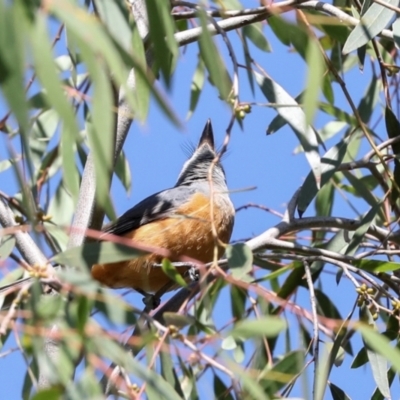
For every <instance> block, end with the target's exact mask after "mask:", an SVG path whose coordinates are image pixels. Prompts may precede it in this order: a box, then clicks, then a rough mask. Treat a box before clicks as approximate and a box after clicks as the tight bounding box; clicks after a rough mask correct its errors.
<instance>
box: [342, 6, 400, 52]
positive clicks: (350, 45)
mask: <svg viewBox="0 0 400 400" xmlns="http://www.w3.org/2000/svg"><path fill="white" fill-rule="evenodd" d="M387 3H388V4H389V5H392V6H394V7H398V6H399V0H388V1H387ZM395 15H396V12H395V11H393V10H390V9H389V8H387V7H383V6H381V5H379V4H376V3H374V4H372V6H371V7H370V8H369V9H368V11H367V12H366V13H365V14H364V15H363V16H362V17H361V20H360V22H359V23H358V25H356V27H355V28H354V29H353V31H352V32H351V33H350V35H349V37H348V38H347V40H346V43H345V44H344V47H343V50H342V51H343V54H348V53H350V52H351V51H353V50H355V49H357V48H359V47H361V46H362V45H364V44H366V43H368V42H369V41H370V40H371V39H373V38H374V37H375V36H376V35H378V34H379V33H380V32H382V30H383V29H385V28H386V27H387V26H388V24H389V23H390V21H391V20H392V19H393V17H394V16H395Z"/></svg>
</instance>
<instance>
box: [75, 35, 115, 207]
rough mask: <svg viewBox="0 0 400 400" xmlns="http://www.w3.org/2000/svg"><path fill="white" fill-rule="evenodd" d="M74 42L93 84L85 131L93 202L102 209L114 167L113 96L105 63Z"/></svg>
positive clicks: (86, 48) (106, 199)
mask: <svg viewBox="0 0 400 400" xmlns="http://www.w3.org/2000/svg"><path fill="white" fill-rule="evenodd" d="M75 42H76V43H77V45H78V46H79V48H80V50H81V57H82V59H83V61H84V62H85V65H86V66H87V69H88V72H89V75H90V79H91V81H92V88H93V95H92V107H91V110H90V113H89V116H90V118H89V123H86V128H87V132H88V138H89V146H90V155H91V157H93V159H94V166H95V175H96V200H97V202H98V203H99V205H100V206H102V207H103V208H105V207H106V205H107V202H108V201H109V190H110V179H111V171H112V169H113V165H114V125H115V124H114V113H113V112H112V108H113V92H112V88H111V83H110V77H109V75H108V73H107V70H106V65H105V63H104V61H103V60H101V59H99V58H98V57H96V54H95V53H93V51H92V49H91V48H90V47H89V46H88V45H87V44H86V43H85V42H84V41H82V40H81V39H80V38H79V37H76V38H75Z"/></svg>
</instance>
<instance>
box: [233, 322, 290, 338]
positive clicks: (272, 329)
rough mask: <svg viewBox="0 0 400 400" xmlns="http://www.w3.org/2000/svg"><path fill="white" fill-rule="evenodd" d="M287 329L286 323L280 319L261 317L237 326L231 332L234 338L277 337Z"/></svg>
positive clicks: (239, 323)
mask: <svg viewBox="0 0 400 400" xmlns="http://www.w3.org/2000/svg"><path fill="white" fill-rule="evenodd" d="M285 329H286V322H285V321H284V320H283V319H281V318H279V317H261V318H259V319H257V320H244V321H239V322H238V323H237V324H235V326H234V328H233V329H232V331H231V332H230V335H232V336H233V337H234V338H252V337H264V336H266V337H276V336H277V335H278V334H279V333H280V332H282V331H283V330H285Z"/></svg>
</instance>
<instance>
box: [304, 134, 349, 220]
mask: <svg viewBox="0 0 400 400" xmlns="http://www.w3.org/2000/svg"><path fill="white" fill-rule="evenodd" d="M348 143H349V139H344V140H341V141H340V142H339V143H338V144H336V145H335V146H333V147H331V148H330V149H329V150H328V151H327V152H326V153H325V154H324V156H323V157H322V159H321V181H320V182H317V181H316V179H315V176H314V174H313V172H310V173H309V174H308V175H307V178H306V180H305V181H304V183H303V185H302V187H301V190H300V194H299V199H298V203H297V208H298V211H299V214H300V215H302V214H303V213H304V211H305V210H306V209H307V207H308V206H309V204H310V203H311V201H312V200H313V199H314V197H315V196H316V194H317V193H318V191H319V188H320V186H323V185H324V184H325V183H326V182H328V181H329V179H330V178H331V177H332V176H333V174H334V173H335V172H336V170H337V167H338V166H339V165H340V164H341V163H342V160H343V158H344V156H345V154H346V151H347V145H348Z"/></svg>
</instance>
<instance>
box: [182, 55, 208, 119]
mask: <svg viewBox="0 0 400 400" xmlns="http://www.w3.org/2000/svg"><path fill="white" fill-rule="evenodd" d="M204 77H205V67H204V62H203V60H202V59H201V58H200V57H199V59H198V62H197V66H196V70H195V71H194V74H193V79H192V83H191V86H190V106H189V111H188V114H187V116H186V119H189V118H190V117H191V116H192V115H193V113H194V111H195V109H196V106H197V103H198V101H199V98H200V94H201V91H202V90H203V86H204Z"/></svg>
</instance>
